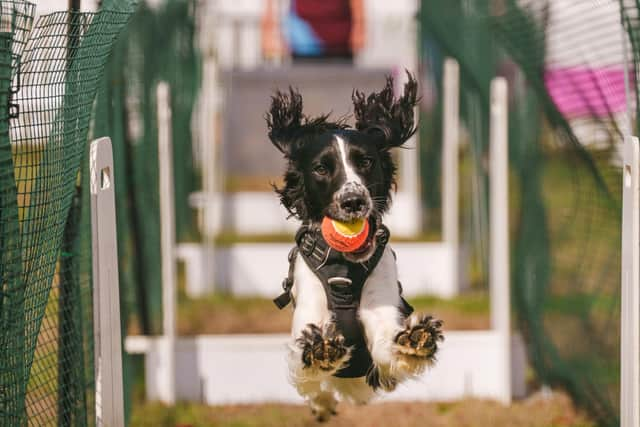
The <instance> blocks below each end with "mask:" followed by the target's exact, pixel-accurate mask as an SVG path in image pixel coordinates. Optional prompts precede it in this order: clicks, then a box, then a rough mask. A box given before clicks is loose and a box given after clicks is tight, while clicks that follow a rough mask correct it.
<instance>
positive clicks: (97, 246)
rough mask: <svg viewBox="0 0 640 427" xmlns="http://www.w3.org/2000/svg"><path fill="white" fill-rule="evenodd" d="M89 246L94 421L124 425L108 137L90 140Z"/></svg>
mask: <svg viewBox="0 0 640 427" xmlns="http://www.w3.org/2000/svg"><path fill="white" fill-rule="evenodd" d="M89 157H90V159H89V171H90V175H91V230H92V233H91V246H92V258H93V328H94V343H95V344H94V345H95V346H94V354H95V378H96V401H95V404H96V425H97V426H109V427H112V426H114V427H120V426H124V409H123V405H124V402H123V394H122V343H121V341H122V335H121V333H120V291H119V285H118V246H117V237H116V236H117V235H116V211H115V206H116V205H115V193H114V182H113V154H112V151H111V140H110V139H109V138H100V139H97V140H95V141H93V142H92V143H91V148H90V155H89Z"/></svg>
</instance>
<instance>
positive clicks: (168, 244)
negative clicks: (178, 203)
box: [156, 82, 178, 404]
mask: <svg viewBox="0 0 640 427" xmlns="http://www.w3.org/2000/svg"><path fill="white" fill-rule="evenodd" d="M169 96H170V95H169V85H168V84H167V83H166V82H160V83H158V87H157V89H156V97H157V98H156V100H157V108H158V169H159V182H160V188H159V191H160V250H161V258H162V335H163V341H162V344H161V345H163V346H164V347H165V348H164V356H163V357H164V358H165V363H166V364H167V368H168V369H167V377H166V378H164V381H166V384H165V385H164V387H163V388H162V389H163V390H165V393H164V395H163V396H161V400H162V401H163V402H164V403H167V404H173V403H175V400H176V391H175V384H176V377H175V376H176V373H175V341H176V300H177V293H176V292H177V289H178V288H177V286H176V283H177V276H176V260H175V240H176V230H175V205H174V201H173V193H174V181H173V149H172V142H171V104H170V103H169V99H170V98H169Z"/></svg>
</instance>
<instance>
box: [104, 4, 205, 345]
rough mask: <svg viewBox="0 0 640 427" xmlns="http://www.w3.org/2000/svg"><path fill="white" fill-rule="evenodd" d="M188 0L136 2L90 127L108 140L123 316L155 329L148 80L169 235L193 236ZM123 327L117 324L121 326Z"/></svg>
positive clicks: (193, 83) (195, 81)
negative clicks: (168, 164)
mask: <svg viewBox="0 0 640 427" xmlns="http://www.w3.org/2000/svg"><path fill="white" fill-rule="evenodd" d="M195 6H196V3H195V1H193V0H173V1H167V2H165V3H163V5H162V6H161V7H159V8H150V7H149V6H147V5H146V3H144V2H143V3H141V4H140V6H139V7H138V9H137V10H136V12H135V14H134V15H133V17H132V18H131V22H130V23H129V25H128V26H127V29H126V32H125V33H124V34H123V37H121V39H120V41H119V42H118V44H117V45H116V46H115V48H114V52H113V54H112V56H111V58H110V60H109V63H108V65H107V72H106V75H105V78H104V80H103V82H102V85H101V88H100V93H99V95H98V102H97V108H98V110H99V113H98V114H97V120H96V126H95V134H96V135H97V136H102V135H109V136H111V138H112V141H113V146H114V168H115V173H116V177H115V179H116V182H118V185H117V186H116V199H117V200H116V202H117V210H118V218H117V221H118V250H119V257H120V264H119V267H120V283H121V286H122V289H124V290H126V295H125V296H124V298H125V299H126V301H123V303H124V306H126V307H128V310H129V312H128V315H127V316H128V318H129V319H131V320H133V321H134V322H135V325H137V330H138V331H139V332H142V333H145V334H158V333H161V332H162V306H161V302H162V293H161V272H160V263H159V262H158V260H159V259H160V217H159V198H158V189H159V182H158V145H157V134H158V123H157V104H156V99H155V97H156V86H157V84H158V82H159V81H160V80H164V81H166V82H168V83H169V87H170V93H171V113H172V120H171V127H172V134H173V138H172V139H173V162H174V179H175V181H174V183H175V187H174V189H175V212H176V234H177V238H178V240H179V241H180V240H182V241H183V240H187V239H193V238H194V237H195V233H196V231H195V230H194V228H193V227H194V224H195V221H194V218H193V217H192V210H191V208H190V206H189V202H188V196H189V194H190V193H191V192H193V191H194V190H195V184H196V182H195V179H196V174H195V171H194V168H193V164H192V158H193V157H192V138H191V117H192V113H193V108H194V105H195V102H196V96H197V91H198V89H199V86H198V85H199V82H200V65H199V58H198V55H197V52H196V50H195V41H194V37H195V25H194V20H195V18H194V17H195V13H196V11H195ZM123 330H125V329H123Z"/></svg>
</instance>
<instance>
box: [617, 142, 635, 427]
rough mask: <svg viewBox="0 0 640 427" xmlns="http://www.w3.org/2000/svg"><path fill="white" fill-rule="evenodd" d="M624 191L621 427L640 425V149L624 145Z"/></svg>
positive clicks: (629, 144) (630, 143)
mask: <svg viewBox="0 0 640 427" xmlns="http://www.w3.org/2000/svg"><path fill="white" fill-rule="evenodd" d="M622 181H623V184H622V186H623V188H622V291H621V294H620V296H621V299H622V301H621V313H620V317H621V323H622V324H621V334H620V359H621V360H620V362H621V367H620V425H621V426H622V427H637V426H640V149H639V147H638V138H636V137H627V138H625V144H624V169H623V180H622Z"/></svg>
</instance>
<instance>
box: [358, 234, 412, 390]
mask: <svg viewBox="0 0 640 427" xmlns="http://www.w3.org/2000/svg"><path fill="white" fill-rule="evenodd" d="M397 281H398V273H397V269H396V263H395V259H394V256H393V253H392V252H391V248H389V247H388V246H387V248H386V249H385V252H384V254H383V255H382V258H381V259H380V261H379V262H378V265H377V266H376V268H375V269H374V270H373V271H372V272H371V274H370V275H369V277H368V279H367V281H366V282H365V285H364V288H363V290H362V296H361V298H360V309H359V311H358V314H359V317H360V321H361V322H362V325H363V327H364V331H365V335H366V338H367V346H368V347H369V352H370V353H371V358H372V359H373V363H374V367H373V369H372V370H371V371H370V373H369V375H367V382H368V383H369V385H370V386H371V387H373V388H374V389H377V388H378V387H382V388H383V389H384V390H386V391H391V390H393V389H395V387H396V385H397V383H398V378H396V377H395V375H394V374H393V372H392V364H393V361H394V352H393V346H394V338H395V337H396V336H397V335H398V333H400V331H402V329H403V328H402V318H401V315H400V311H399V310H398V307H399V306H400V293H399V291H398V287H397Z"/></svg>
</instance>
